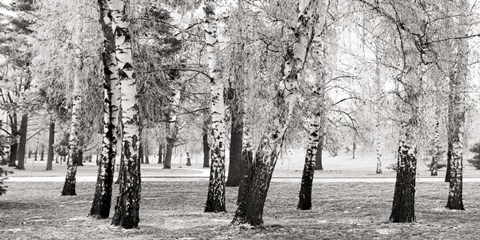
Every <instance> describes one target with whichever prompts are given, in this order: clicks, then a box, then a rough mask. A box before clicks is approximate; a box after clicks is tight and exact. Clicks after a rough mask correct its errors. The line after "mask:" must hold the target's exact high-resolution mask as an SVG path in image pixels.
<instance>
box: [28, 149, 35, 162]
mask: <svg viewBox="0 0 480 240" xmlns="http://www.w3.org/2000/svg"><path fill="white" fill-rule="evenodd" d="M35 148H36V147H35ZM30 158H32V150H31V149H30V147H29V148H28V159H30Z"/></svg>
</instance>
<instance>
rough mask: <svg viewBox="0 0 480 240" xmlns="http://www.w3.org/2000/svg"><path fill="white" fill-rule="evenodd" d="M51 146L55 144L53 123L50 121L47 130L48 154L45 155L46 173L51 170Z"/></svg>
mask: <svg viewBox="0 0 480 240" xmlns="http://www.w3.org/2000/svg"><path fill="white" fill-rule="evenodd" d="M53 144H55V121H54V120H53V119H51V120H50V126H49V130H48V154H47V168H46V170H47V171H51V170H53V168H52V165H53V157H54V156H53Z"/></svg>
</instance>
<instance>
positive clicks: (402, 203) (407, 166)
mask: <svg viewBox="0 0 480 240" xmlns="http://www.w3.org/2000/svg"><path fill="white" fill-rule="evenodd" d="M415 151H416V150H415V149H412V146H409V145H406V144H402V145H401V146H400V147H399V148H398V159H397V161H398V162H397V181H396V183H395V193H394V197H393V207H392V214H391V215H390V221H391V222H403V223H404V222H414V221H415V177H416V166H417V159H416V156H415Z"/></svg>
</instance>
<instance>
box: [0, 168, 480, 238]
mask: <svg viewBox="0 0 480 240" xmlns="http://www.w3.org/2000/svg"><path fill="white" fill-rule="evenodd" d="M332 161H333V160H332ZM336 161H337V162H339V164H338V165H342V164H344V165H345V166H347V165H348V164H345V163H344V162H345V161H350V160H347V159H337V160H336ZM357 161H360V160H357ZM351 163H352V164H354V163H355V162H351ZM360 165H361V164H360ZM327 166H328V165H327ZM142 167H143V176H146V177H147V178H146V179H145V180H146V181H144V183H143V186H142V202H141V209H140V217H141V222H140V227H139V229H134V230H123V229H121V228H118V227H113V226H111V225H110V222H111V219H107V220H96V219H92V218H90V217H88V215H87V214H88V211H89V209H90V206H91V201H92V198H93V193H94V185H95V183H94V182H93V181H90V180H89V178H90V177H93V176H94V174H95V169H96V167H95V166H94V165H89V164H87V166H85V167H79V176H82V177H84V180H85V181H80V182H78V183H77V194H78V195H77V196H73V197H64V196H60V192H61V189H62V186H63V182H62V181H56V180H54V181H46V179H49V178H50V179H55V178H64V173H65V166H64V165H55V166H54V168H55V169H54V171H52V172H45V171H43V169H44V168H43V167H42V163H30V165H27V170H26V171H15V173H14V174H13V175H11V181H8V182H7V183H6V184H7V185H8V192H7V194H6V195H4V196H1V197H0V239H127V238H128V239H431V238H435V239H476V238H478V233H480V230H477V229H478V226H477V225H478V222H480V206H479V205H480V204H479V201H478V199H479V198H480V192H479V191H477V189H478V188H479V185H480V183H479V182H478V181H477V180H475V179H478V176H480V174H479V173H480V171H476V170H473V169H471V168H467V170H466V174H467V175H468V176H470V178H468V179H470V180H471V181H468V182H466V183H465V185H464V203H465V209H466V210H465V211H450V210H446V209H445V205H446V201H447V196H448V184H446V183H444V182H442V181H441V179H442V178H443V174H444V171H441V172H439V175H440V176H439V177H437V178H434V179H433V180H438V181H430V180H432V179H431V178H427V177H428V171H426V170H421V171H420V176H423V178H419V179H418V181H417V188H416V189H417V193H416V206H415V207H416V216H417V221H416V223H412V224H393V223H389V222H388V217H389V215H390V209H391V204H392V199H393V190H394V183H393V181H391V180H393V177H394V172H392V171H390V172H389V171H388V170H387V171H386V172H385V174H383V175H375V174H371V172H370V171H368V170H367V169H353V170H348V169H343V168H335V167H334V165H330V167H331V169H329V170H328V169H327V170H324V171H318V172H316V181H315V183H314V189H313V209H312V210H309V211H299V210H297V209H296V204H297V201H298V192H299V188H300V185H299V178H300V176H301V172H300V171H299V170H298V169H282V168H280V169H278V171H277V173H276V177H275V178H274V179H273V182H272V185H271V189H270V191H269V194H268V197H267V202H266V206H265V211H264V221H265V225H264V227H263V228H254V229H252V228H248V227H247V226H232V225H231V224H230V222H231V220H232V219H233V215H234V212H235V209H236V204H235V201H236V197H237V196H236V195H237V191H238V188H227V193H226V197H227V210H228V213H220V214H218V213H204V212H203V208H204V204H205V201H206V194H207V187H208V179H207V178H206V175H205V174H206V173H208V169H202V168H201V167H200V166H197V165H194V166H193V167H190V168H187V167H182V168H181V169H179V168H174V169H172V170H163V169H161V166H159V165H157V164H151V165H142ZM38 176H40V177H42V176H43V178H41V179H42V181H36V179H35V177H38ZM188 176H190V177H191V176H193V178H186V177H188ZM342 176H346V177H344V178H341V177H342ZM382 176H383V177H382ZM28 177H30V178H31V179H30V180H29V181H13V180H14V179H17V180H18V179H20V180H21V179H25V178H28ZM87 177H88V178H87ZM354 177H355V178H364V179H380V180H381V179H384V180H381V181H380V182H374V181H372V182H370V181H366V182H362V181H357V180H356V179H352V178H354ZM184 178H185V179H186V180H185V179H184ZM44 180H45V181H44ZM327 180H329V181H327ZM332 180H333V181H332ZM336 180H346V181H344V182H342V181H336ZM427 180H428V181H427ZM116 195H117V187H116V186H115V191H114V196H116ZM113 203H114V202H113ZM112 212H113V207H112Z"/></svg>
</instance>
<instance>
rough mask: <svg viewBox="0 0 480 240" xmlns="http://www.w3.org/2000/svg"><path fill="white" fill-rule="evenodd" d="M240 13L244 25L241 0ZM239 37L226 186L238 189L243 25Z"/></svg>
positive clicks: (239, 16)
mask: <svg viewBox="0 0 480 240" xmlns="http://www.w3.org/2000/svg"><path fill="white" fill-rule="evenodd" d="M237 5H238V11H237V14H236V18H237V21H236V23H237V24H238V23H244V18H245V16H244V15H245V13H244V9H243V3H242V1H241V0H238V1H237ZM238 25H239V26H238V36H240V37H238V38H237V41H236V43H235V45H234V46H235V47H234V50H233V51H234V53H233V59H232V60H233V62H234V63H235V64H236V65H235V66H234V67H233V68H234V69H233V75H234V79H235V82H234V83H233V84H232V83H230V85H231V86H230V88H229V91H228V98H229V101H230V116H231V118H232V119H231V127H230V156H229V166H228V179H227V182H226V186H229V187H238V186H239V185H240V182H241V180H242V177H243V169H242V157H243V154H242V152H243V118H244V117H243V116H244V114H245V113H244V104H245V103H244V102H245V101H244V97H243V95H244V94H243V93H242V91H243V90H244V89H245V70H244V69H245V56H244V55H245V54H244V52H245V41H244V39H243V36H244V30H243V24H238Z"/></svg>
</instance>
